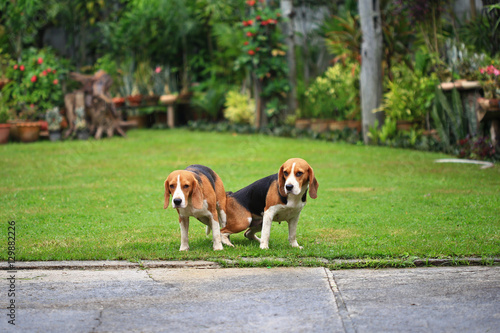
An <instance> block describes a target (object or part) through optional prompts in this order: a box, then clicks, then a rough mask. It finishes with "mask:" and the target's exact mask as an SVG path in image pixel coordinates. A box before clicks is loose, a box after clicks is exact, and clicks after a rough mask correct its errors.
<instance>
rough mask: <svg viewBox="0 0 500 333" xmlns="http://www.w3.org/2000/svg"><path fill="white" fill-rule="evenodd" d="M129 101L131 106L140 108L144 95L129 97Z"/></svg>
mask: <svg viewBox="0 0 500 333" xmlns="http://www.w3.org/2000/svg"><path fill="white" fill-rule="evenodd" d="M127 101H128V104H129V105H130V106H139V105H141V102H142V95H133V96H127Z"/></svg>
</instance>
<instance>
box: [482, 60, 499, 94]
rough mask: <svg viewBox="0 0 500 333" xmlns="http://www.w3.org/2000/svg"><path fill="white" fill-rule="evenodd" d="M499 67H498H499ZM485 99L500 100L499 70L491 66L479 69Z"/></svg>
mask: <svg viewBox="0 0 500 333" xmlns="http://www.w3.org/2000/svg"><path fill="white" fill-rule="evenodd" d="M499 67H500V66H499ZM479 73H480V82H481V86H482V87H483V91H484V97H485V98H500V69H498V68H496V67H495V66H493V65H489V66H488V67H483V68H480V69H479Z"/></svg>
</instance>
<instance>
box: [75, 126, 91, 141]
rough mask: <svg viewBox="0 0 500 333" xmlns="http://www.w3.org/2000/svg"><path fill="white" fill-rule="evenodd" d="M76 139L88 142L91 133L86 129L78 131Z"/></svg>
mask: <svg viewBox="0 0 500 333" xmlns="http://www.w3.org/2000/svg"><path fill="white" fill-rule="evenodd" d="M76 138H77V139H78V140H88V139H89V131H88V130H86V129H81V130H77V131H76Z"/></svg>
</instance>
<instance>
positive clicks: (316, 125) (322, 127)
mask: <svg viewBox="0 0 500 333" xmlns="http://www.w3.org/2000/svg"><path fill="white" fill-rule="evenodd" d="M330 122H331V120H329V119H316V120H313V121H312V122H311V129H312V130H313V131H314V132H316V133H323V132H326V131H327V130H328V124H329V123H330Z"/></svg>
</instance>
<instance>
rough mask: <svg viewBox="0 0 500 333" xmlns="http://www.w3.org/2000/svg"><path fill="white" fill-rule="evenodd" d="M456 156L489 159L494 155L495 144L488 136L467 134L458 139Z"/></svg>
mask: <svg viewBox="0 0 500 333" xmlns="http://www.w3.org/2000/svg"><path fill="white" fill-rule="evenodd" d="M458 149H459V153H458V156H459V157H461V158H470V159H475V160H486V159H491V158H492V157H493V156H495V153H496V150H495V146H494V145H493V143H492V142H491V140H490V139H489V138H488V137H472V136H470V135H467V136H466V137H465V138H464V139H462V140H459V141H458Z"/></svg>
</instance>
